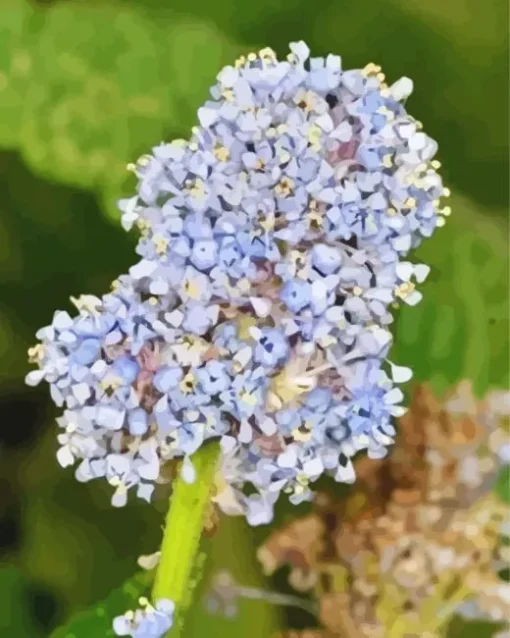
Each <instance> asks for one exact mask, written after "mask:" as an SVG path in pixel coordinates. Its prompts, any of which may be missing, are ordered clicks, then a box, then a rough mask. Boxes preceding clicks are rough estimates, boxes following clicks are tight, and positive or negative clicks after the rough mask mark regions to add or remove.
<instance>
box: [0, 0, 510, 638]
mask: <svg viewBox="0 0 510 638" xmlns="http://www.w3.org/2000/svg"><path fill="white" fill-rule="evenodd" d="M507 14H508V6H507V3H506V1H505V0H491V2H490V4H484V3H481V2H479V1H478V0H449V2H444V1H442V0H387V1H386V2H384V3H381V2H379V1H378V0H356V2H353V1H352V0H316V1H315V2H307V1H305V0H258V2H256V3H242V4H241V3H239V2H235V0H220V1H218V2H211V1H210V0H207V1H206V0H195V1H194V2H189V0H172V1H171V2H167V1H166V0H124V1H122V2H121V1H120V0H119V1H118V2H104V1H102V0H87V1H84V0H83V1H82V0H72V1H71V0H67V1H66V0H61V1H60V2H56V1H55V2H52V1H51V0H45V1H44V2H43V1H40V2H28V0H2V3H1V5H0V149H1V150H2V152H1V153H0V184H1V190H2V194H3V197H2V199H1V201H0V405H1V406H2V412H3V414H2V436H1V437H0V441H1V444H0V468H1V469H0V478H1V481H2V497H1V498H0V517H2V521H1V523H0V536H1V537H2V541H3V542H2V545H3V548H4V549H3V556H2V559H3V565H2V567H0V591H1V593H2V597H0V599H1V600H2V604H3V606H4V607H3V609H2V611H1V612H0V618H1V619H2V620H1V621H0V635H4V633H5V629H7V628H8V631H9V633H8V634H5V635H9V636H11V635H12V636H13V637H15V638H18V637H19V638H38V637H39V636H42V635H48V633H49V632H50V630H51V629H53V628H54V627H55V626H57V625H58V624H60V623H61V622H63V621H64V620H65V619H66V618H68V617H69V616H70V615H71V614H72V613H73V612H75V611H76V610H79V609H80V608H83V607H84V606H86V605H88V604H90V603H92V602H93V601H97V600H102V599H103V598H105V597H106V596H107V595H108V594H109V592H110V591H112V589H114V588H115V587H118V586H119V585H120V584H121V583H122V582H123V580H124V579H126V578H128V577H129V576H131V575H132V574H133V572H134V571H135V561H134V559H135V557H136V556H137V555H139V554H143V553H150V552H152V551H154V550H155V549H156V548H157V545H158V542H159V538H160V530H159V525H160V524H161V521H162V517H161V511H158V508H153V507H148V506H145V505H143V504H137V503H133V504H132V505H130V506H129V507H128V508H126V509H124V510H122V511H117V510H112V509H111V507H110V505H109V501H108V493H107V492H108V490H106V489H104V487H103V486H102V485H95V484H92V485H86V486H84V485H77V484H76V483H75V481H74V479H73V478H72V473H71V472H69V471H63V470H61V469H60V468H58V467H57V464H56V462H55V460H54V453H55V438H54V429H53V426H52V418H53V416H54V415H55V410H54V408H53V407H52V406H51V405H50V403H49V401H48V399H47V396H46V393H45V391H44V389H42V390H40V391H33V390H30V391H29V390H27V389H25V388H24V387H23V384H22V379H23V375H24V373H25V371H26V367H27V364H26V356H25V352H26V348H27V347H28V346H29V345H31V342H32V341H33V339H34V337H33V333H34V332H35V330H36V329H37V328H38V327H39V326H41V325H45V324H46V323H48V321H49V320H50V318H51V315H52V312H53V310H54V309H55V308H63V307H67V299H68V298H69V296H70V295H76V294H79V293H81V292H87V293H95V294H100V293H102V292H103V291H104V290H106V289H107V288H108V285H109V282H110V281H111V280H112V279H113V278H114V277H115V276H116V275H117V274H118V273H119V272H124V271H125V270H126V268H127V267H128V265H129V264H130V263H131V261H132V247H133V241H134V238H133V237H129V236H127V235H125V234H124V233H123V232H122V231H121V230H120V229H119V227H118V225H117V224H116V223H115V224H112V223H111V222H112V221H115V222H116V219H117V218H116V213H115V200H116V199H117V198H118V197H120V196H121V195H122V194H123V193H125V192H129V191H132V189H133V187H134V184H133V178H132V177H131V176H130V175H129V173H127V172H126V170H125V166H126V164H127V163H128V162H131V161H133V160H135V159H136V158H137V157H138V156H139V155H140V154H142V153H144V152H146V151H147V150H148V149H149V148H150V146H152V145H154V144H156V143H158V142H160V141H161V140H163V139H170V138H172V137H181V136H186V135H187V131H188V130H189V127H190V126H192V125H193V124H194V123H195V111H196V108H197V107H198V106H199V104H200V103H201V102H202V101H203V100H204V99H205V97H206V95H207V90H208V86H209V85H210V84H211V82H212V80H213V78H214V75H215V73H216V72H217V71H218V69H219V68H220V67H221V65H222V64H225V63H228V62H230V61H232V60H233V59H234V58H235V57H236V56H237V55H238V54H239V53H240V52H243V51H244V52H246V51H249V50H253V49H256V48H260V47H261V46H266V45H269V46H272V47H273V48H275V49H276V50H277V51H278V53H280V54H284V53H286V48H287V44H288V42H289V41H291V40H297V39H305V40H307V42H308V44H309V45H310V46H311V48H312V51H313V52H314V53H316V54H325V53H327V52H329V51H333V52H336V53H340V54H341V55H342V56H343V63H344V66H345V67H356V66H364V65H365V64H366V63H367V62H369V61H374V62H377V63H379V64H381V65H382V66H383V70H384V71H385V72H386V74H387V76H388V77H389V79H390V81H391V80H394V79H397V78H398V77H400V76H401V75H408V76H410V77H412V78H413V79H414V81H415V86H416V89H415V94H414V95H413V96H412V97H411V99H410V100H409V103H408V107H409V109H410V111H411V112H412V113H413V114H414V115H415V116H416V117H418V118H419V119H421V120H422V121H423V122H424V125H425V129H426V131H427V132H428V133H429V134H431V135H432V136H434V137H436V139H438V140H439V142H440V149H441V150H440V159H441V160H442V161H443V164H444V171H443V172H444V175H445V178H446V181H447V183H448V184H449V185H450V186H451V188H452V191H453V192H454V196H453V197H452V208H453V215H452V218H451V219H450V220H449V221H448V224H447V226H446V227H445V228H444V229H442V230H441V231H439V232H438V233H437V234H436V236H435V237H434V238H433V239H432V240H431V241H430V242H427V243H426V244H425V245H424V246H423V247H422V248H421V249H420V250H419V253H418V257H421V258H423V259H424V260H425V261H426V262H427V263H429V264H430V265H431V266H432V273H431V276H430V280H429V281H428V282H427V283H426V284H425V286H424V287H423V292H424V300H423V302H422V303H421V304H420V305H419V306H418V307H416V308H407V307H406V308H404V309H402V311H401V312H400V315H399V317H398V320H397V325H396V335H397V345H396V348H395V352H394V359H395V361H396V362H397V363H401V364H408V365H412V367H413V368H414V369H415V376H416V379H417V380H430V381H431V382H432V383H433V385H434V386H435V388H436V389H438V390H444V389H445V388H446V387H448V386H449V385H450V384H451V383H453V382H454V381H456V380H458V379H460V378H462V377H465V376H467V377H469V378H471V379H473V381H474V383H475V388H476V390H477V392H479V393H481V392H483V391H484V390H485V389H486V388H487V387H493V386H503V385H506V384H507V383H508V303H507V290H508V246H507V241H506V239H507V234H508V231H507V223H506V219H505V217H506V214H507V206H508V118H507V114H508V34H507V24H508V15H507ZM504 483H505V481H503V480H502V482H501V485H503V486H504ZM329 487H331V486H329ZM338 489H339V488H338ZM501 489H503V488H501ZM159 509H161V508H159ZM292 511H293V510H292V509H291V508H290V507H289V506H287V505H285V504H282V505H281V507H280V508H279V510H278V516H277V518H278V520H283V519H285V518H287V517H289V516H291V515H292ZM266 533H267V530H265V529H258V530H251V529H249V528H248V527H247V526H246V525H245V524H244V523H243V522H242V521H240V520H237V519H229V520H223V521H222V522H221V525H220V528H219V532H218V534H217V535H216V536H215V537H214V538H213V539H212V540H211V541H210V542H209V546H210V547H209V549H210V558H209V561H208V567H207V568H206V571H207V572H210V571H211V570H212V569H214V568H215V566H221V567H227V568H229V569H230V570H231V571H232V572H233V573H234V575H235V576H236V577H237V578H238V579H239V580H240V581H241V582H242V583H243V584H248V585H255V584H257V583H259V584H260V583H261V582H262V577H261V575H260V572H259V569H258V566H257V564H256V560H255V556H254V554H255V546H256V542H259V541H260V539H261V538H262V537H263V536H264V535H265V534H266ZM206 584H207V575H206V579H205V581H204V584H203V586H202V590H201V592H202V593H203V592H204V588H205V587H206ZM121 591H122V590H121ZM117 594H118V592H117ZM117 594H114V596H116V595H117ZM115 600H116V601H117V602H116V603H115V604H116V605H118V606H119V607H120V606H121V605H120V601H119V599H118V598H115ZM118 611H119V610H118V609H117V608H116V609H115V613H117V612H118ZM287 620H289V619H288V618H287ZM306 620H307V621H308V624H309V620H310V619H306ZM2 622H3V623H4V624H3V625H2ZM282 622H285V620H282V619H281V618H280V617H279V615H278V614H277V613H276V612H275V611H274V610H272V609H270V608H268V607H267V606H266V605H264V604H263V603H248V604H246V605H242V606H241V611H240V615H239V617H238V618H237V619H236V620H235V621H227V620H225V619H222V618H212V619H211V618H210V617H209V616H207V615H206V614H205V612H204V611H203V608H202V604H201V599H200V597H199V599H198V601H197V603H196V605H195V608H194V610H193V613H192V615H191V621H190V623H189V626H188V628H187V632H186V638H201V637H202V636H206V635H209V634H211V635H216V633H218V635H222V636H223V637H224V638H238V637H239V636H243V638H260V637H262V638H265V636H269V635H270V633H271V627H277V626H281V623H282ZM290 622H291V624H293V625H296V626H297V625H299V624H300V622H301V620H300V617H299V616H292V617H290ZM303 622H304V620H303ZM452 631H453V630H452ZM454 631H455V635H456V636H457V635H458V636H461V635H462V636H469V635H482V634H481V631H482V630H481V629H480V627H479V626H473V627H472V630H471V632H470V631H469V630H468V629H467V628H466V627H464V626H463V628H462V629H461V630H460V629H459V628H458V627H455V628H454ZM96 635H99V634H96Z"/></svg>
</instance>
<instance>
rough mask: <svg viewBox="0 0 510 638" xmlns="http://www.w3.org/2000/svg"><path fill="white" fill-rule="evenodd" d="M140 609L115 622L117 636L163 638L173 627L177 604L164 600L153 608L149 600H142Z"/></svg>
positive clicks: (114, 628)
mask: <svg viewBox="0 0 510 638" xmlns="http://www.w3.org/2000/svg"><path fill="white" fill-rule="evenodd" d="M139 602H140V608H139V609H137V610H136V611H127V612H126V613H125V614H123V615H122V616H117V617H116V618H114V620H113V631H114V633H115V635H116V636H131V637H132V638H162V636H164V635H165V634H166V633H167V631H168V630H169V629H171V627H172V625H173V617H174V611H175V604H174V602H173V601H172V600H169V599H167V598H162V599H161V600H158V601H157V603H156V606H155V607H153V606H152V605H151V604H150V603H149V601H148V600H147V598H140V601H139Z"/></svg>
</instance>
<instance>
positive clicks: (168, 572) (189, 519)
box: [152, 442, 220, 636]
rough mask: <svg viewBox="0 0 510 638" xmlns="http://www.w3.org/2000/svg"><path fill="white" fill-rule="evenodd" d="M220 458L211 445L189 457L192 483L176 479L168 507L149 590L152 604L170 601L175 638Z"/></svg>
mask: <svg viewBox="0 0 510 638" xmlns="http://www.w3.org/2000/svg"><path fill="white" fill-rule="evenodd" d="M219 456H220V446H219V443H217V442H211V443H208V444H206V445H204V446H203V447H202V448H200V449H199V450H198V451H197V452H196V453H195V454H194V455H193V457H192V461H193V465H194V467H195V471H196V478H195V481H194V482H193V483H191V484H188V483H185V482H184V481H183V479H182V478H181V477H180V476H179V478H177V479H176V481H175V483H174V489H173V492H172V496H171V499H170V507H169V509H168V513H167V515H166V520H165V530H164V533H163V542H162V544H161V558H160V561H159V566H158V570H157V573H156V579H155V582H154V587H153V590H152V598H153V600H154V601H157V600H159V599H160V598H169V599H170V600H173V601H174V603H175V606H176V611H177V619H176V623H175V625H174V628H172V630H171V632H170V634H169V635H171V636H177V635H178V634H179V631H180V626H179V625H180V622H182V618H183V615H184V613H185V611H186V607H187V606H188V605H189V603H190V602H191V601H189V600H187V599H188V598H189V596H188V595H187V594H188V592H189V588H190V584H191V579H192V574H193V569H194V566H195V563H196V559H197V556H198V550H199V547H200V539H201V536H202V530H203V525H204V518H205V514H206V511H207V507H208V505H209V503H210V497H211V490H212V486H213V481H214V476H215V473H216V469H217V464H218V459H219Z"/></svg>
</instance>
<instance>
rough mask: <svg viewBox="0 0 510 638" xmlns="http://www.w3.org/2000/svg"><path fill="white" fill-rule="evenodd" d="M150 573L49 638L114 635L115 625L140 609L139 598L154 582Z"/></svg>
mask: <svg viewBox="0 0 510 638" xmlns="http://www.w3.org/2000/svg"><path fill="white" fill-rule="evenodd" d="M152 578H153V574H152V573H151V572H140V573H138V574H135V576H133V577H132V578H130V579H129V580H127V581H126V582H125V583H124V584H123V585H122V587H119V588H118V589H116V590H114V591H112V593H111V594H110V595H109V596H108V597H107V598H106V599H105V600H104V601H102V602H100V603H97V604H96V605H94V606H93V607H90V608H89V609H86V610H85V611H82V612H80V613H78V614H76V615H75V616H73V617H72V618H71V619H70V620H69V622H68V623H67V624H65V625H64V626H63V627H60V628H59V629H56V630H55V631H54V632H53V633H52V634H51V636H50V638H92V636H104V637H105V638H109V637H110V636H115V634H114V633H113V630H112V622H113V619H114V618H115V616H120V615H121V614H123V613H124V612H126V611H127V610H128V609H136V608H137V607H139V604H138V599H139V598H140V596H143V595H145V594H146V593H147V590H148V588H149V586H150V584H151V582H152Z"/></svg>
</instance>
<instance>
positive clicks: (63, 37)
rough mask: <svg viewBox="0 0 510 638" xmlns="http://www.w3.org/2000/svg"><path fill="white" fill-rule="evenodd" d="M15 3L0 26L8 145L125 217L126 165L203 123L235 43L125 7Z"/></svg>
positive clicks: (203, 28)
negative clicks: (199, 114)
mask: <svg viewBox="0 0 510 638" xmlns="http://www.w3.org/2000/svg"><path fill="white" fill-rule="evenodd" d="M10 2H12V8H9V9H8V10H7V12H6V14H5V15H6V19H5V20H4V14H3V12H2V19H1V27H0V105H1V106H0V147H4V148H19V150H20V151H21V153H22V155H23V158H24V160H25V161H26V162H27V164H28V165H29V166H30V167H31V168H33V170H35V171H37V172H38V173H39V174H40V175H42V176H43V177H45V178H47V179H57V180H59V181H62V182H65V183H67V184H71V185H73V186H79V187H82V188H88V189H94V190H97V191H99V193H100V194H101V196H102V199H103V202H104V205H105V208H106V210H107V211H108V212H110V213H111V214H113V215H116V214H117V211H116V208H115V201H116V200H117V199H118V198H119V197H120V195H121V192H122V189H123V186H124V184H125V182H126V180H127V178H128V177H129V174H128V173H127V171H126V164H127V163H129V162H131V161H133V160H136V158H137V157H138V156H139V155H140V154H142V153H143V152H146V151H147V150H148V149H149V148H150V146H151V145H155V144H158V143H159V142H160V141H162V140H163V139H165V138H166V137H167V135H168V134H169V133H171V136H173V134H174V133H176V132H178V131H182V125H183V122H186V123H187V124H188V125H190V124H193V123H194V121H195V117H196V116H195V113H196V108H197V107H198V106H199V104H200V102H201V101H203V100H204V99H205V97H206V93H207V89H208V86H209V85H210V84H212V82H213V80H214V76H215V74H216V73H217V71H218V69H219V68H221V66H222V64H224V63H226V62H227V61H229V60H231V59H232V58H233V57H235V50H234V47H233V46H232V45H231V44H230V42H229V41H228V40H227V39H226V37H225V36H223V34H222V33H221V32H220V31H219V30H218V29H217V28H215V27H214V26H212V25H210V24H207V23H204V22H201V21H200V20H195V21H190V20H189V19H185V18H183V17H180V16H177V15H176V16H174V17H173V19H172V20H171V21H170V20H168V21H167V22H163V23H161V22H160V21H158V20H156V19H151V17H149V16H148V15H146V14H145V13H144V12H143V11H139V10H136V9H135V8H133V7H125V6H123V7H122V9H120V6H119V5H117V4H115V3H104V4H102V5H100V6H88V5H87V3H82V2H73V3H72V4H68V3H65V4H58V5H55V6H53V7H51V8H49V9H45V10H43V9H35V10H34V9H30V8H27V7H28V5H27V4H26V3H25V2H23V3H17V2H14V0H10ZM2 36H3V37H2ZM183 132H184V131H183Z"/></svg>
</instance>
